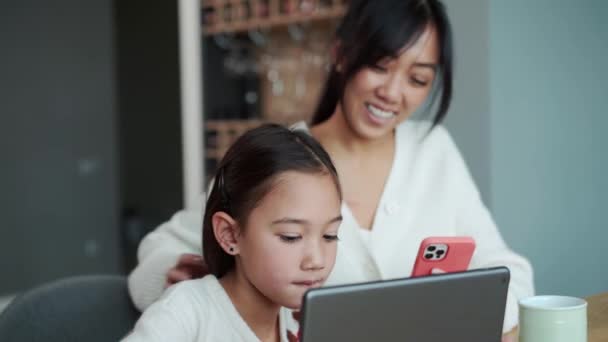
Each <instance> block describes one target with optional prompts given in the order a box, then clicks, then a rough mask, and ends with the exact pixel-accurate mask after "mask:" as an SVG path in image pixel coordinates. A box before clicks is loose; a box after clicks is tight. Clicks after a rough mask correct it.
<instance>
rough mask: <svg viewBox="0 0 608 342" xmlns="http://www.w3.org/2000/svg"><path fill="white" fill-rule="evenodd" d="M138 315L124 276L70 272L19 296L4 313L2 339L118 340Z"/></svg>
mask: <svg viewBox="0 0 608 342" xmlns="http://www.w3.org/2000/svg"><path fill="white" fill-rule="evenodd" d="M138 317H139V312H138V311H137V309H135V307H134V306H133V304H132V302H131V299H130V297H129V293H128V290H127V281H126V278H125V277H123V276H112V275H92V276H79V277H71V278H66V279H62V280H58V281H55V282H52V283H49V284H45V285H42V286H40V287H37V288H34V289H32V290H30V291H27V292H25V293H24V294H22V295H21V296H19V297H17V298H15V299H14V300H13V301H12V302H11V304H10V305H9V306H8V307H7V308H6V309H5V310H4V312H2V314H0V341H7V342H8V341H19V342H37V341H41V342H42V341H45V342H52V341H65V342H71V341H89V342H96V341H118V340H120V339H121V338H122V337H123V336H125V335H126V334H127V333H128V332H129V331H130V330H131V329H132V327H133V326H134V324H135V322H136V321H137V319H138Z"/></svg>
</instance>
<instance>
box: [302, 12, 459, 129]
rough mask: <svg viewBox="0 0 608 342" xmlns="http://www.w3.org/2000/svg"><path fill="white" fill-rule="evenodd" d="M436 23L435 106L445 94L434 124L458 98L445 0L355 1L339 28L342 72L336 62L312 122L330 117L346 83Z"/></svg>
mask: <svg viewBox="0 0 608 342" xmlns="http://www.w3.org/2000/svg"><path fill="white" fill-rule="evenodd" d="M429 25H432V26H433V27H435V29H436V30H437V35H438V38H439V50H440V55H439V70H438V77H436V82H439V83H438V84H436V86H434V87H433V89H434V90H433V93H432V94H430V95H429V96H430V104H429V105H428V107H427V109H428V108H431V106H432V104H433V102H435V99H436V98H437V95H438V94H439V93H440V94H441V98H440V100H439V104H438V106H437V112H436V113H435V117H434V118H433V126H435V125H437V124H438V123H440V122H441V121H442V120H443V119H444V118H445V116H446V114H447V111H448V108H449V106H450V101H451V98H452V59H453V56H452V55H453V51H452V29H451V26H450V22H449V19H448V16H447V14H446V11H445V7H444V5H443V4H442V3H441V2H440V1H439V0H352V1H351V4H350V6H349V9H348V12H347V13H346V15H345V16H344V18H343V19H342V22H341V23H340V25H339V27H338V30H337V32H336V40H337V42H338V51H337V60H338V61H340V63H342V64H343V68H342V70H341V71H340V72H338V71H337V70H336V67H335V65H334V66H332V68H331V70H330V72H329V75H328V79H327V82H326V83H325V88H324V90H323V92H322V93H321V94H322V95H321V98H320V101H319V104H318V106H317V109H316V110H315V113H314V116H313V119H312V122H311V124H312V125H313V126H314V125H317V124H319V123H322V122H324V121H325V120H327V119H329V118H330V117H331V116H332V114H333V113H334V111H335V109H336V106H337V105H338V103H339V102H340V101H341V99H342V96H343V94H344V88H345V86H346V83H347V82H348V81H349V80H351V79H352V78H353V76H354V75H355V74H356V73H357V72H358V71H359V70H361V69H362V68H364V67H368V66H372V65H375V64H377V63H378V62H379V61H380V60H382V59H383V58H385V57H397V56H398V55H399V53H400V52H402V51H403V48H404V47H407V46H409V45H411V44H413V43H415V42H416V41H417V40H418V38H419V37H420V36H421V35H422V33H423V32H424V31H425V30H426V29H427V28H428V26H429Z"/></svg>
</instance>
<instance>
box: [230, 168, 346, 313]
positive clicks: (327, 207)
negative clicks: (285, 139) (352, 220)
mask: <svg viewBox="0 0 608 342" xmlns="http://www.w3.org/2000/svg"><path fill="white" fill-rule="evenodd" d="M340 203H341V201H340V197H339V195H338V191H337V189H336V185H335V183H334V181H333V179H332V177H331V176H330V175H329V174H326V175H320V174H307V173H301V172H285V173H283V174H281V175H280V176H279V177H278V180H277V181H276V183H275V185H274V186H273V188H272V190H271V191H270V192H269V193H268V194H267V195H266V196H264V198H263V199H262V201H261V202H260V203H259V205H258V206H257V207H256V208H255V209H253V210H252V211H251V213H250V215H249V218H248V222H247V227H246V228H245V229H244V232H243V233H242V234H239V235H238V236H237V244H238V249H239V257H238V258H237V268H240V272H243V273H244V275H245V276H246V278H247V279H248V280H249V282H250V283H251V284H252V285H253V286H254V287H255V288H256V289H257V290H258V291H259V292H260V293H261V294H262V295H264V296H265V297H266V298H268V299H269V300H270V301H272V302H274V303H277V304H279V305H281V306H285V307H288V308H293V309H296V308H299V307H300V305H301V301H302V296H303V295H304V292H305V291H306V290H308V289H309V288H313V287H319V286H321V285H322V284H323V282H324V281H325V279H326V278H327V276H328V275H329V273H330V272H331V270H332V268H333V266H334V263H335V260H336V249H337V238H338V237H337V234H338V226H339V225H340V222H341V214H340Z"/></svg>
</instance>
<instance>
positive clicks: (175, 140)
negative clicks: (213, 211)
mask: <svg viewBox="0 0 608 342" xmlns="http://www.w3.org/2000/svg"><path fill="white" fill-rule="evenodd" d="M444 2H445V3H446V5H447V7H448V11H449V15H450V17H451V19H452V24H453V28H454V37H455V47H456V58H457V59H456V68H455V70H456V74H455V87H454V89H455V92H454V100H453V105H452V107H451V110H450V113H449V115H448V119H447V122H446V125H447V126H448V128H449V130H450V132H451V133H452V135H453V136H454V138H455V140H456V142H457V144H458V145H459V147H460V149H461V150H462V152H463V154H464V157H465V159H466V160H467V162H468V165H469V167H470V169H471V172H472V173H473V176H474V178H475V180H476V182H477V185H478V186H479V188H480V190H481V192H482V195H483V197H484V200H485V202H486V204H487V205H488V206H489V208H490V210H491V211H492V213H493V214H494V217H495V219H496V221H497V223H498V225H499V227H500V229H501V232H502V234H503V236H504V238H505V240H506V241H507V242H508V243H509V244H510V246H511V247H512V248H513V249H514V250H516V251H518V252H520V253H522V254H524V255H525V256H527V257H528V258H529V259H530V260H531V262H532V264H533V266H534V270H535V280H536V286H537V291H538V292H539V293H553V294H569V295H578V296H586V295H591V294H594V293H598V292H605V291H606V290H608V273H607V272H606V271H605V270H606V269H608V262H607V261H606V260H607V258H606V257H605V255H604V251H605V250H606V244H608V223H607V221H606V216H605V215H604V213H605V211H606V209H605V207H606V203H607V202H608V201H607V200H606V196H607V194H608V180H607V177H606V176H605V174H604V172H606V170H607V169H608V152H606V150H605V148H604V146H606V145H608V135H607V134H606V133H605V130H606V128H607V127H608V110H607V108H608V87H607V86H606V85H605V82H606V80H607V79H608V65H607V60H608V22H606V20H605V18H606V17H608V2H606V1H603V0H581V1H576V2H575V1H567V0H535V1H525V0H511V1H503V0H444ZM346 6H348V1H343V0H230V1H228V0H223V1H220V0H215V1H212V0H203V1H196V0H180V1H141V0H139V1H138V0H122V1H118V0H116V1H111V0H91V1H86V2H83V1H76V0H54V1H43V0H21V1H17V2H15V1H13V2H9V1H7V0H3V1H2V3H1V5H0V46H1V53H0V89H1V91H0V158H1V164H0V219H1V221H0V272H1V273H0V274H1V275H0V298H2V299H0V308H1V307H2V303H3V302H6V300H8V299H10V298H12V297H13V296H14V295H15V294H18V293H20V292H21V291H23V290H25V289H28V288H31V287H33V286H36V285H39V284H42V283H44V282H47V281H50V280H54V279H58V278H61V277H66V276H70V275H76V274H90V273H116V274H127V273H128V272H129V271H130V270H131V269H132V268H133V267H134V265H135V264H136V248H137V245H138V242H139V241H140V239H141V238H142V237H143V236H144V235H145V234H146V233H147V232H148V231H150V230H152V229H154V228H155V227H156V226H157V225H158V224H160V223H162V222H163V221H166V220H168V219H169V218H170V216H171V215H172V214H173V213H174V212H176V211H178V210H179V209H181V208H183V207H186V206H193V205H195V204H194V203H195V197H196V195H197V194H199V193H200V192H201V191H202V190H203V188H204V186H205V185H206V184H207V182H208V175H209V174H211V173H212V172H213V169H214V167H215V165H216V163H217V161H218V160H219V158H221V156H222V154H223V153H224V152H225V150H226V148H227V147H228V146H229V145H230V143H231V142H232V141H233V140H234V138H235V137H237V136H238V135H239V134H241V133H242V132H243V131H244V130H246V129H248V128H251V127H255V126H256V125H259V124H260V123H261V122H268V121H271V122H279V123H283V124H289V123H293V122H295V121H299V120H306V119H307V118H309V116H310V114H311V112H312V108H313V107H314V106H315V101H316V97H317V95H318V93H319V92H320V90H321V87H322V84H323V79H324V75H325V70H326V65H327V63H328V57H329V56H328V51H329V44H330V43H331V38H332V37H331V33H332V30H333V29H334V28H335V25H336V23H337V20H339V18H340V16H341V15H342V14H343V13H344V10H345V8H346Z"/></svg>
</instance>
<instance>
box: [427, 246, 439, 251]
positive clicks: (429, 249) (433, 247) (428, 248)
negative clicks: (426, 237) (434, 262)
mask: <svg viewBox="0 0 608 342" xmlns="http://www.w3.org/2000/svg"><path fill="white" fill-rule="evenodd" d="M435 249H437V247H435V246H428V247H427V249H426V250H427V251H429V252H432V251H434V250H435Z"/></svg>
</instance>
